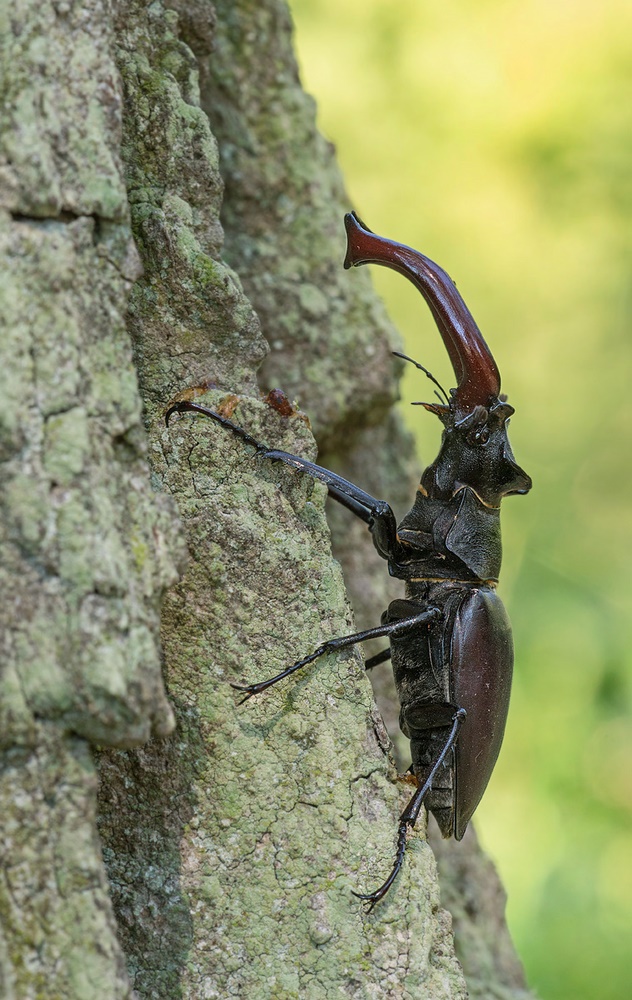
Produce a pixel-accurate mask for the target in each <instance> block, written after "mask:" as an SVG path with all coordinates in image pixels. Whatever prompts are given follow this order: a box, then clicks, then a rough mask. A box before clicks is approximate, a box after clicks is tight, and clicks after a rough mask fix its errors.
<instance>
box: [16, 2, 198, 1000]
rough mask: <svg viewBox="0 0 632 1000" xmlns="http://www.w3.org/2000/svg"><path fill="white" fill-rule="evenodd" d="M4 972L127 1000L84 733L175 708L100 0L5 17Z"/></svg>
mask: <svg viewBox="0 0 632 1000" xmlns="http://www.w3.org/2000/svg"><path fill="white" fill-rule="evenodd" d="M2 18H3V24H2V31H1V37H2V72H3V81H4V82H3V102H2V110H1V111H0V115H1V116H2V120H1V126H0V205H1V208H0V245H1V247H2V253H3V260H4V266H3V268H2V277H1V278H0V295H1V297H2V308H1V309H0V316H1V320H0V322H2V331H1V333H0V353H1V358H2V364H1V365H0V383H1V390H2V391H1V398H2V407H1V408H0V459H1V461H2V478H1V481H0V504H1V506H2V520H1V528H0V532H1V534H0V538H1V566H0V579H1V581H2V599H1V600H0V645H1V650H0V750H1V753H2V770H1V781H0V788H1V793H0V794H1V796H2V810H1V814H2V837H1V842H2V871H3V877H2V879H1V880H0V919H1V926H2V931H1V937H2V946H1V947H0V981H1V982H2V988H3V991H4V992H3V995H5V996H7V997H15V998H19V1000H27V998H30V997H40V996H44V995H45V996H46V997H48V998H69V997H73V998H74V997H82V998H83V997H85V998H86V1000H88V998H100V997H103V998H104V1000H105V998H112V997H117V998H118V997H127V996H128V995H129V982H128V978H127V974H126V971H125V962H124V959H123V956H122V952H121V949H120V946H119V943H118V940H117V937H116V929H115V922H114V918H113V914H112V910H111V905H110V901H109V897H108V891H107V884H106V879H105V874H104V871H103V865H102V860H101V854H100V848H99V844H98V839H97V836H96V830H95V807H96V777H95V772H94V766H93V763H92V759H91V756H90V751H89V748H88V743H93V742H99V743H102V744H109V745H113V746H133V745H135V744H138V743H142V742H145V741H146V740H147V739H148V738H149V736H150V735H151V734H152V732H153V733H154V734H156V735H158V736H164V735H166V734H167V733H169V732H170V731H171V729H172V728H173V724H174V717H173V712H172V709H171V706H170V704H169V702H168V701H167V698H166V694H165V691H164V686H163V682H162V676H161V662H160V646H159V634H158V631H159V604H160V597H161V595H162V592H163V591H164V589H165V588H166V587H167V586H168V585H169V584H171V583H173V581H174V580H175V579H176V578H177V571H176V562H178V561H181V555H182V550H181V544H180V543H179V542H178V541H177V521H176V515H175V510H174V508H173V504H172V502H171V501H170V499H169V498H167V497H165V496H163V497H159V496H157V495H156V494H155V493H153V492H152V489H151V486H150V483H149V467H148V465H147V461H146V449H147V445H146V440H145V435H144V431H143V427H142V423H141V403H140V397H139V394H138V389H137V383H136V373H135V370H134V365H133V362H132V352H131V343H130V339H129V335H128V333H127V330H126V328H125V312H126V307H127V298H128V294H129V291H130V288H131V286H132V283H133V281H134V279H135V278H136V277H137V276H138V273H139V261H138V255H137V253H136V250H135V248H134V245H133V242H132V240H131V233H130V229H129V221H128V205H127V195H126V189H125V184H124V180H123V176H122V172H121V161H120V157H119V144H120V139H119V137H120V92H119V83H118V74H117V71H116V67H115V65H114V63H113V60H112V57H111V51H110V43H111V24H110V21H109V18H108V16H107V10H105V9H104V8H103V5H102V4H100V3H94V4H92V5H91V6H90V5H86V4H78V3H77V4H74V5H73V4H70V3H68V4H65V5H64V7H63V11H62V10H61V8H60V9H57V8H56V7H55V6H54V5H52V4H46V3H44V4H41V3H37V4H36V3H32V4H29V3H22V4H21V5H20V7H19V9H15V8H11V9H10V8H8V7H5V8H4V10H3V14H2Z"/></svg>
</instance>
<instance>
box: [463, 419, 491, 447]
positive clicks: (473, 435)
mask: <svg viewBox="0 0 632 1000" xmlns="http://www.w3.org/2000/svg"><path fill="white" fill-rule="evenodd" d="M465 440H466V441H467V443H468V444H469V445H471V446H472V447H473V448H475V447H476V446H479V447H480V446H481V445H484V444H487V442H488V441H489V427H488V426H487V424H482V425H479V426H478V427H476V428H474V429H473V430H471V431H470V432H469V434H468V435H467V437H466V438H465Z"/></svg>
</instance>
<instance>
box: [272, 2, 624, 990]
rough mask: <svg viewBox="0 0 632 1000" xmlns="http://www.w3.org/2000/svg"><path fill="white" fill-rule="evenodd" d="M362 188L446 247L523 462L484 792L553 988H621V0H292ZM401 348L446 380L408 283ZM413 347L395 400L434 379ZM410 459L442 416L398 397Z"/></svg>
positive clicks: (310, 70)
mask: <svg viewBox="0 0 632 1000" xmlns="http://www.w3.org/2000/svg"><path fill="white" fill-rule="evenodd" d="M291 6H292V9H293V14H294V17H295V22H296V40H297V48H298V53H299V59H300V61H301V71H302V77H303V82H304V85H305V86H306V88H307V89H308V90H309V91H310V92H311V93H312V94H314V96H315V97H316V99H317V102H318V106H319V121H320V126H321V128H322V130H323V131H324V133H325V134H326V135H327V136H328V137H329V138H330V139H332V140H333V141H334V142H335V144H336V146H337V149H338V155H339V159H340V162H341V165H342V168H343V171H344V173H345V177H346V182H347V186H348V190H349V193H350V197H351V199H352V204H353V207H355V208H356V209H357V210H358V211H359V213H360V215H361V216H362V217H363V218H364V219H365V220H366V222H367V223H368V225H369V226H370V227H371V228H372V229H374V230H375V231H376V232H379V233H380V234H382V235H384V236H390V237H392V238H394V239H397V240H399V241H401V242H404V243H408V244H411V245H412V246H414V247H416V248H418V249H420V250H422V251H423V252H424V253H426V254H427V255H428V256H430V257H432V258H434V259H435V260H437V261H438V262H439V263H440V264H441V265H442V266H443V267H445V268H446V269H447V270H448V271H449V273H450V274H452V276H453V277H454V278H455V280H456V281H457V283H458V286H459V289H460V291H461V292H462V294H463V296H464V298H465V300H466V302H467V303H468V305H469V307H470V308H471V310H472V312H473V313H474V316H475V318H476V320H477V322H478V324H479V326H480V327H481V329H482V331H483V334H484V336H485V337H486V338H487V339H488V342H489V344H490V345H491V348H492V351H493V353H494V355H495V357H496V360H497V362H498V364H499V367H500V370H501V373H502V375H503V388H504V390H505V391H507V392H508V394H509V399H510V402H511V403H512V404H513V405H514V406H515V407H516V416H515V417H514V419H513V421H512V428H511V439H512V444H513V448H514V452H515V455H516V459H517V461H518V462H519V464H520V465H522V466H523V467H524V468H525V469H526V470H527V471H528V472H529V473H530V474H531V475H532V476H533V480H534V488H533V491H532V493H531V494H530V495H529V496H528V497H511V498H509V499H508V500H507V501H505V504H504V514H503V526H504V539H505V560H504V566H503V575H502V580H501V594H502V596H503V598H504V599H505V601H506V603H507V605H508V608H509V613H510V615H511V618H512V621H513V625H514V635H515V644H516V650H517V657H516V668H515V686H514V694H513V701H512V708H511V712H510V718H509V725H508V730H507V736H506V738H505V744H504V748H503V752H502V754H501V758H500V761H499V763H498V766H497V768H496V771H495V774H494V776H493V778H492V781H491V784H490V787H489V790H488V793H487V795H486V797H485V799H484V801H483V803H482V805H481V807H480V808H479V810H478V813H477V828H478V831H479V835H480V836H481V839H482V842H483V845H484V847H485V848H486V849H487V850H488V851H489V853H490V854H491V855H492V857H493V858H494V859H495V861H496V863H497V865H498V866H499V868H500V871H501V874H502V877H503V879H504V882H505V885H506V886H507V889H508V892H509V903H508V919H509V923H510V927H511V930H512V933H513V935H514V938H515V941H516V944H517V947H518V950H519V953H520V955H521V957H522V959H523V961H524V963H525V966H526V970H527V975H528V979H529V982H530V984H531V986H532V987H533V988H534V989H535V990H536V991H537V992H538V993H539V994H540V995H541V997H542V998H543V1000H584V998H585V1000H615V998H616V1000H623V998H628V997H630V996H632V987H631V986H630V978H631V976H630V974H631V971H632V830H631V816H632V726H631V715H632V712H631V705H632V669H631V664H630V659H631V657H630V650H631V648H632V643H631V641H630V640H631V637H630V615H629V610H628V609H629V607H630V590H631V587H630V578H631V574H630V555H631V551H632V548H631V545H630V541H631V520H632V517H631V513H630V507H631V504H630V492H631V487H632V476H631V472H630V465H631V454H630V452H631V445H630V442H631V434H630V425H631V415H632V404H631V398H630V397H631V389H630V382H631V376H632V371H631V368H632V366H631V364H630V359H631V352H630V341H631V335H632V331H631V329H630V325H631V324H630V320H631V313H632V300H631V296H630V273H631V263H632V261H631V257H632V254H631V250H632V236H631V233H632V228H631V224H632V94H631V90H632V88H631V86H630V84H631V83H632V42H631V40H632V4H630V3H629V0H625V2H621V0H598V2H597V0H573V2H572V3H571V2H568V0H477V2H473V0H470V2H468V0H441V2H440V3H436V2H431V0H344V2H342V3H341V2H340V0H292V3H291ZM373 270H374V280H375V283H376V285H377V287H378V288H379V290H380V291H381V292H382V294H383V296H384V298H385V299H386V301H387V304H388V307H389V311H390V313H391V315H392V316H393V318H394V319H395V321H396V322H397V324H398V325H399V327H400V330H401V331H402V332H403V334H404V336H405V338H406V345H407V350H408V351H409V352H410V353H411V354H412V355H413V356H414V357H415V358H417V359H418V360H420V361H422V362H423V363H424V364H425V365H427V366H428V367H429V368H430V369H431V370H432V371H433V372H434V374H435V375H436V376H437V377H438V378H439V380H440V381H442V382H443V383H444V384H447V385H448V386H449V385H452V384H453V382H454V379H453V376H452V373H451V370H450V367H449V363H448V361H447V357H446V355H445V352H444V349H443V347H442V345H441V341H440V338H439V336H438V334H437V333H436V330H435V328H434V327H433V324H432V321H431V319H430V314H429V311H428V310H427V308H426V307H425V306H424V305H423V303H422V301H421V299H420V297H419V295H418V293H417V292H415V291H414V289H412V286H409V285H408V284H407V283H406V282H405V281H403V280H402V279H401V278H400V277H399V276H397V275H394V274H392V273H390V272H388V271H385V270H384V269H379V268H374V269H373ZM428 390H429V387H428V384H427V383H426V382H425V380H424V379H423V378H422V377H421V376H417V377H416V376H415V373H414V372H413V371H412V370H411V371H410V372H409V373H408V374H407V381H406V383H405V386H404V392H405V397H406V398H407V399H408V400H412V399H425V398H427V397H428ZM406 417H407V419H408V421H409V425H410V426H411V428H413V429H414V430H415V433H416V434H417V437H418V442H419V451H420V454H421V455H422V456H423V459H424V460H429V459H431V458H432V457H434V451H435V449H436V446H437V443H438V436H439V430H440V428H439V423H438V421H433V420H432V418H431V417H430V416H429V415H428V414H425V413H422V412H421V411H420V410H419V409H417V408H415V409H412V408H410V407H408V408H407V413H406Z"/></svg>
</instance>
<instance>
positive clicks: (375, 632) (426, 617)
mask: <svg viewBox="0 0 632 1000" xmlns="http://www.w3.org/2000/svg"><path fill="white" fill-rule="evenodd" d="M440 614H441V612H440V611H439V609H438V608H428V609H427V610H426V611H422V612H421V613H420V614H418V615H414V616H413V617H411V618H404V619H400V620H399V621H396V622H388V623H387V624H385V625H378V626H377V627H376V628H369V629H366V630H365V631H364V632H354V633H352V635H343V636H341V637H340V638H338V639H329V640H328V641H327V642H324V643H323V644H322V645H321V646H319V647H318V649H316V650H314V652H313V653H310V655H309V656H305V657H304V658H303V659H302V660H297V661H296V663H293V664H292V665H291V666H290V667H286V669H285V670H282V671H281V673H280V674H276V675H275V676H274V677H269V678H268V680H265V681H259V683H257V684H231V687H233V688H235V690H236V691H245V692H246V695H245V697H244V698H242V700H241V702H240V704H241V705H243V703H244V702H245V701H248V699H249V698H252V696H253V695H255V694H260V692H261V691H265V690H266V688H269V687H272V685H273V684H276V683H277V681H282V680H283V679H284V678H285V677H289V676H290V674H293V673H295V672H296V671H297V670H300V669H301V667H305V666H307V664H308V663H312V661H313V660H316V659H317V658H318V657H319V656H323V655H324V654H325V653H333V652H335V651H336V650H338V649H346V648H347V647H348V646H354V645H356V643H358V642H365V641H366V640H367V639H379V638H381V637H382V636H385V635H387V636H392V635H399V634H400V633H402V632H406V631H407V630H408V629H411V628H416V627H417V626H418V625H428V624H429V623H430V622H432V621H435V620H436V618H438V617H439V615H440ZM378 655H380V656H381V655H382V654H378Z"/></svg>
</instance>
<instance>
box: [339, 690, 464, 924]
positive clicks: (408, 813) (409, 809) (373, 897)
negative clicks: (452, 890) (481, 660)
mask: <svg viewBox="0 0 632 1000" xmlns="http://www.w3.org/2000/svg"><path fill="white" fill-rule="evenodd" d="M465 717H466V712H465V709H464V708H457V710H456V712H455V713H454V716H453V718H452V728H451V730H450V734H449V736H448V737H447V739H446V741H445V744H444V746H443V748H442V750H441V753H440V754H439V756H438V757H437V759H436V761H435V762H434V764H433V766H432V769H431V771H430V773H429V775H428V777H427V778H426V780H425V781H424V782H423V784H421V785H420V786H419V788H418V789H417V790H416V792H415V794H414V795H413V796H412V798H411V799H410V801H409V803H408V805H407V806H406V808H405V809H404V811H403V813H402V814H401V816H400V817H399V826H398V829H397V849H396V852H395V862H394V864H393V867H392V869H391V872H390V875H389V876H388V878H387V879H386V881H385V882H383V883H382V885H381V886H380V887H379V889H376V890H375V891H374V892H367V893H361V892H354V893H353V895H354V896H357V897H358V899H362V900H364V902H366V903H368V904H369V905H368V909H367V912H368V913H370V912H371V910H372V909H373V907H374V906H375V904H376V903H379V901H380V900H381V899H384V896H385V895H386V893H387V892H388V890H389V889H390V887H391V886H392V884H393V882H394V881H395V879H396V878H397V876H398V874H399V872H400V870H401V867H402V865H403V863H404V855H405V853H406V840H407V834H408V827H411V828H412V827H413V826H414V825H415V823H416V822H417V817H418V816H419V811H420V809H421V807H422V805H423V802H424V799H425V798H426V796H427V795H428V793H429V792H430V790H431V789H432V782H433V781H434V779H435V777H436V775H437V773H438V771H439V770H440V769H441V767H442V766H443V763H444V761H445V759H446V757H447V755H448V753H449V752H450V750H451V749H452V747H453V746H454V744H455V743H456V741H457V737H458V735H459V730H460V728H461V726H462V725H463V723H464V722H465ZM352 891H353V890H352Z"/></svg>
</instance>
